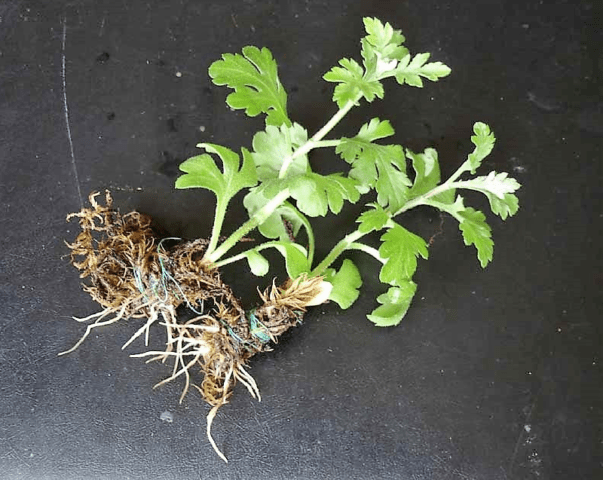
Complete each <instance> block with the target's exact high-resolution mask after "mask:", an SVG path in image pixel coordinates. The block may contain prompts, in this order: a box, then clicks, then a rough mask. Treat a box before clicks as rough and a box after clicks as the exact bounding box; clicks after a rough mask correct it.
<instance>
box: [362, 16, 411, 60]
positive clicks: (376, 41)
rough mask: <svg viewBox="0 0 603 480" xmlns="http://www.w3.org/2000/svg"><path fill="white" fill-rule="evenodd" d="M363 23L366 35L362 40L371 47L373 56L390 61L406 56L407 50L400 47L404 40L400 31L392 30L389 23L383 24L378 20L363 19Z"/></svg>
mask: <svg viewBox="0 0 603 480" xmlns="http://www.w3.org/2000/svg"><path fill="white" fill-rule="evenodd" d="M363 21H364V28H365V30H366V33H367V35H366V37H364V39H363V40H366V43H367V44H368V45H370V46H371V47H373V51H374V53H375V54H378V55H379V56H380V57H382V58H384V59H392V60H401V59H402V58H403V57H404V56H406V55H407V53H408V50H407V49H406V48H405V47H403V46H402V44H403V43H404V41H405V38H404V35H402V32H401V31H400V30H394V28H393V27H392V26H391V25H390V24H389V23H385V24H383V22H381V20H379V19H378V18H370V17H365V18H364V19H363ZM363 52H364V49H363Z"/></svg>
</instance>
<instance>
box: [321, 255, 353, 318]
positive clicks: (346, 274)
mask: <svg viewBox="0 0 603 480" xmlns="http://www.w3.org/2000/svg"><path fill="white" fill-rule="evenodd" d="M325 281H327V282H329V283H330V284H332V285H333V289H332V290H331V294H330V295H329V300H333V301H334V302H335V303H337V304H338V305H339V307H340V308H342V309H344V310H345V309H347V308H350V306H351V305H352V304H353V303H354V302H355V301H356V299H357V298H358V296H359V295H360V291H359V290H358V289H359V288H360V287H361V286H362V279H361V278H360V272H359V271H358V268H357V267H356V265H354V262H352V261H351V260H349V259H347V258H346V259H345V260H344V261H343V263H342V264H341V268H340V269H339V271H335V269H333V268H329V269H328V270H327V271H326V273H325Z"/></svg>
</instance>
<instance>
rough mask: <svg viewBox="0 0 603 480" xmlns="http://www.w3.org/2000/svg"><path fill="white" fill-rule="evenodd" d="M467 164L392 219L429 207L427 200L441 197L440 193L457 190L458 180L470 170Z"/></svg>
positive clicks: (404, 206)
mask: <svg viewBox="0 0 603 480" xmlns="http://www.w3.org/2000/svg"><path fill="white" fill-rule="evenodd" d="M467 165H468V164H467V162H464V163H463V164H462V165H461V166H460V167H459V168H458V170H457V171H456V172H454V173H453V174H452V175H451V176H450V178H449V179H448V180H446V181H445V182H444V183H442V185H439V186H437V187H435V188H432V189H431V190H429V191H428V192H425V193H424V194H423V195H419V196H418V197H415V198H413V199H412V200H410V201H408V202H406V203H405V204H404V205H403V206H402V208H400V209H399V210H398V211H396V213H394V214H393V215H392V217H396V216H398V215H400V214H401V213H404V212H406V211H408V210H410V209H412V208H415V207H418V206H419V205H427V204H428V203H427V200H429V199H430V198H431V197H435V196H436V195H439V194H440V193H444V192H445V191H446V190H452V189H453V188H456V183H455V182H456V180H457V179H458V178H459V177H460V176H461V175H462V174H463V173H465V172H466V171H467V170H469V168H468V166H467Z"/></svg>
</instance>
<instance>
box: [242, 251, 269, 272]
mask: <svg viewBox="0 0 603 480" xmlns="http://www.w3.org/2000/svg"><path fill="white" fill-rule="evenodd" d="M245 256H246V258H247V262H248V263H249V268H250V269H251V273H253V274H254V275H255V276H257V277H263V276H264V275H266V274H267V273H268V270H269V268H270V263H269V262H268V260H266V258H264V257H263V256H262V255H261V254H260V253H259V252H258V251H257V250H249V251H248V252H246V253H245Z"/></svg>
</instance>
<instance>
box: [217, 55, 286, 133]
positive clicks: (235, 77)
mask: <svg viewBox="0 0 603 480" xmlns="http://www.w3.org/2000/svg"><path fill="white" fill-rule="evenodd" d="M209 75H210V77H211V78H212V81H213V83H214V84H216V85H227V86H228V87H230V88H232V89H234V90H235V91H234V92H233V93H231V94H230V95H228V97H227V98H226V103H227V104H228V105H229V106H230V107H231V108H234V109H244V110H245V113H246V114H247V115H248V116H250V117H255V116H257V115H259V114H260V113H265V114H266V124H267V125H274V126H277V127H278V126H280V125H283V124H284V125H287V126H290V125H291V121H290V120H289V117H288V116H287V93H286V92H285V89H284V88H283V86H282V85H281V82H280V80H279V78H278V73H277V65H276V62H275V61H274V58H273V57H272V53H271V52H270V50H268V49H267V48H265V47H264V48H262V49H261V50H260V49H259V48H257V47H253V46H248V47H243V55H240V54H238V53H236V54H231V53H226V54H224V55H222V60H217V61H215V62H214V63H212V64H211V66H210V67H209Z"/></svg>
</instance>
